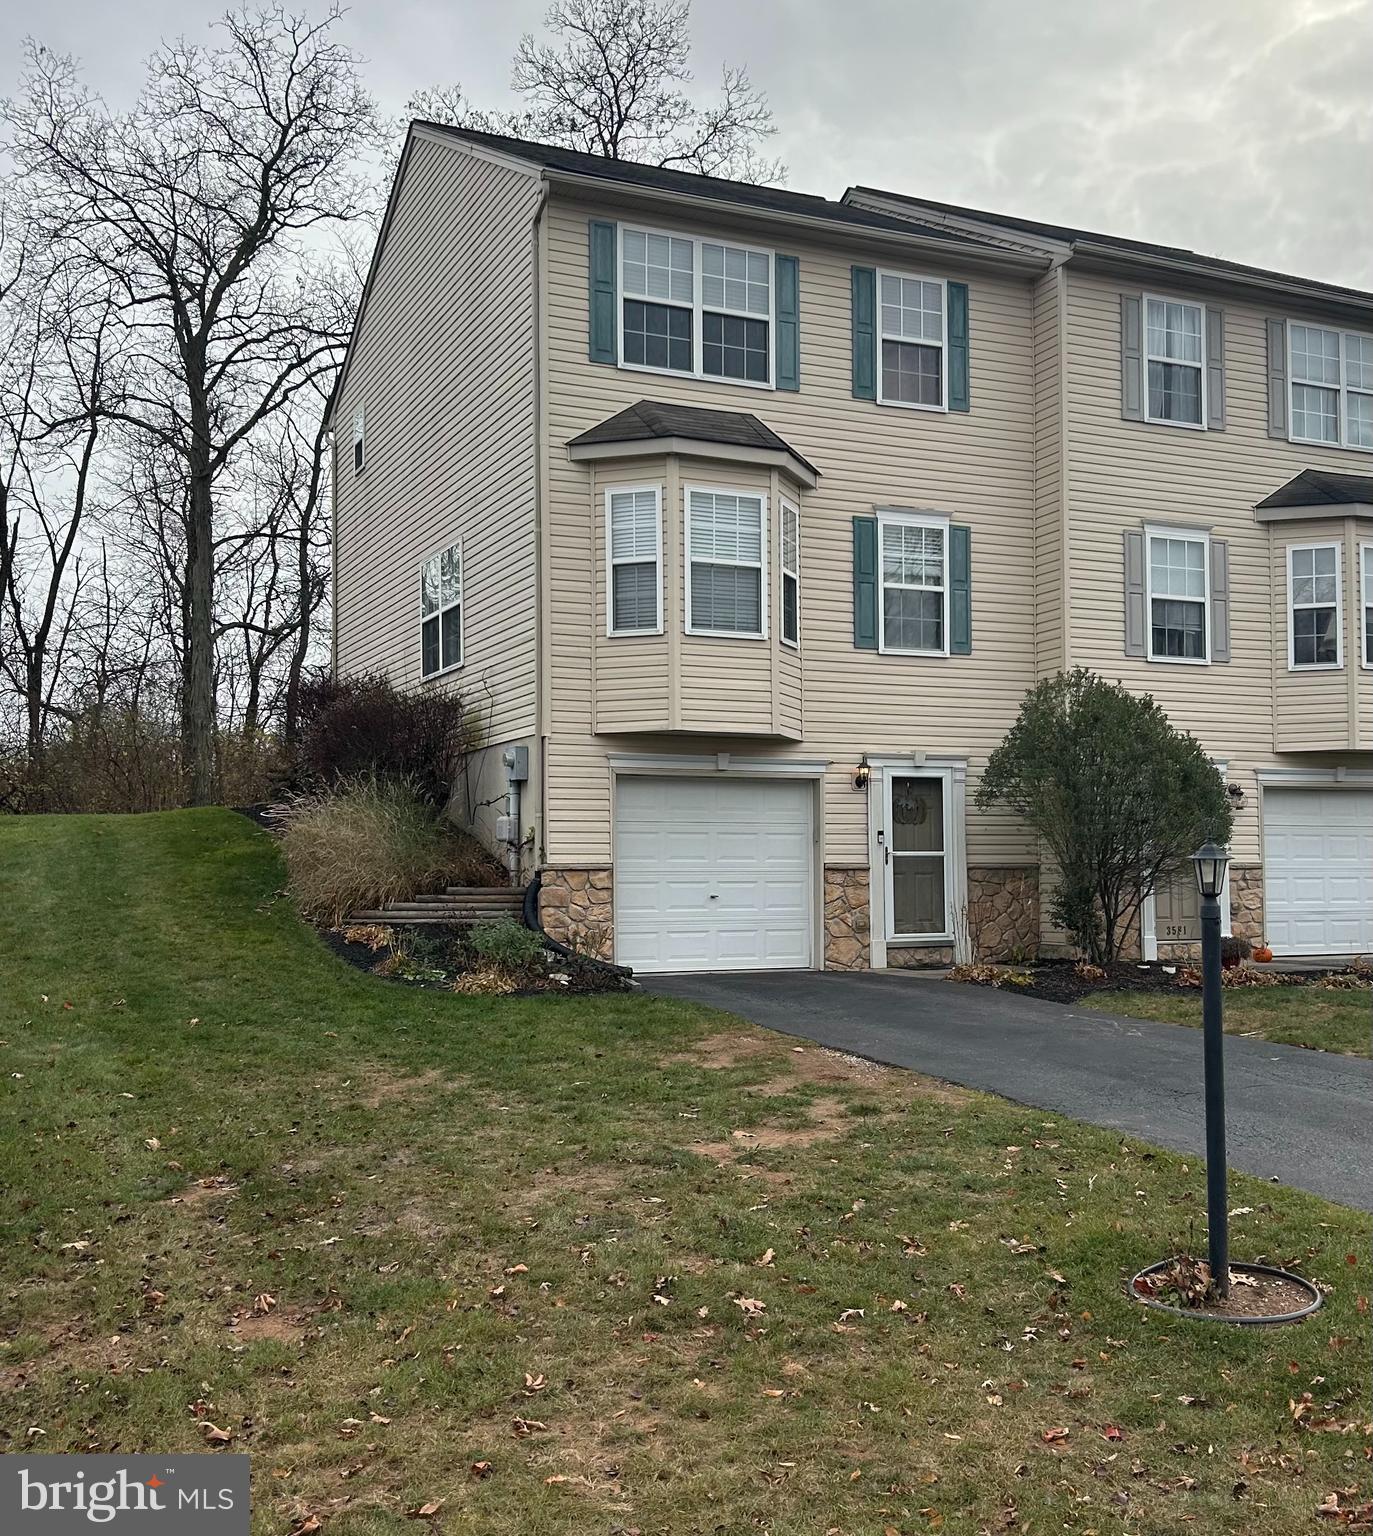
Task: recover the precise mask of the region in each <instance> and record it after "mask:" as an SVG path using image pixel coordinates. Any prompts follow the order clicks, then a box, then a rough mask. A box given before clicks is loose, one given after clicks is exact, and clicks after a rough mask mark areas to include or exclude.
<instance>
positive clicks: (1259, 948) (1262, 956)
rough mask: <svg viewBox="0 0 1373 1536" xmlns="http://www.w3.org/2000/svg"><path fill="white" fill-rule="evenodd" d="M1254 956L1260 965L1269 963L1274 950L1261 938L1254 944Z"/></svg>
mask: <svg viewBox="0 0 1373 1536" xmlns="http://www.w3.org/2000/svg"><path fill="white" fill-rule="evenodd" d="M1252 958H1253V959H1255V960H1257V961H1258V962H1259V964H1260V965H1267V964H1268V962H1269V961H1270V960H1271V959H1272V958H1273V951H1272V950H1271V949H1269V947H1268V945H1267V944H1265V943H1264V942H1263V941H1262V940H1260V941H1259V942H1258V943H1257V944H1255V946H1254V952H1253V956H1252Z"/></svg>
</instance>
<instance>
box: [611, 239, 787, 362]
mask: <svg viewBox="0 0 1373 1536" xmlns="http://www.w3.org/2000/svg"><path fill="white" fill-rule="evenodd" d="M620 293H621V298H620V361H621V363H622V364H624V365H625V366H626V367H631V368H653V369H659V370H666V371H667V372H670V373H684V374H691V375H693V376H695V377H698V378H710V379H734V380H737V381H739V382H742V383H747V384H763V385H768V384H771V383H772V308H773V257H772V252H771V251H765V250H758V249H756V248H754V247H751V246H743V245H729V244H726V243H725V242H723V241H719V240H697V239H694V238H692V237H690V236H686V235H671V234H664V233H660V232H657V231H653V230H646V229H633V228H629V227H622V228H621V231H620Z"/></svg>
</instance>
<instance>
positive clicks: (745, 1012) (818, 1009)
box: [644, 971, 1373, 1211]
mask: <svg viewBox="0 0 1373 1536" xmlns="http://www.w3.org/2000/svg"><path fill="white" fill-rule="evenodd" d="M644 985H645V987H646V988H647V989H648V990H649V991H653V992H661V993H664V994H667V995H669V996H672V997H681V998H689V999H691V1000H692V1001H694V1002H699V1003H707V1004H710V1005H711V1006H713V1007H716V1008H724V1009H728V1010H729V1011H730V1012H731V1013H737V1014H741V1015H742V1016H743V1017H744V1018H746V1019H749V1020H751V1021H752V1022H753V1023H755V1024H762V1025H765V1026H766V1027H767V1028H769V1029H776V1030H779V1031H781V1032H782V1033H783V1034H788V1035H796V1036H799V1037H801V1038H802V1039H805V1040H813V1041H815V1042H816V1043H817V1044H819V1045H825V1046H830V1047H832V1048H833V1049H834V1050H839V1051H849V1052H851V1053H853V1054H854V1055H857V1056H866V1057H869V1058H870V1059H872V1060H873V1061H882V1062H888V1063H890V1064H891V1065H893V1066H898V1067H909V1068H912V1069H914V1070H915V1071H918V1072H926V1073H928V1074H930V1075H931V1076H932V1077H939V1078H943V1079H944V1080H945V1081H946V1082H951V1083H960V1084H962V1085H963V1086H964V1087H968V1088H981V1089H985V1090H986V1091H987V1092H989V1093H996V1094H1000V1095H1002V1097H1004V1098H1008V1099H1014V1100H1016V1101H1017V1102H1018V1103H1021V1104H1029V1105H1034V1106H1035V1107H1037V1108H1039V1109H1047V1110H1052V1111H1054V1112H1055V1113H1057V1114H1064V1115H1072V1116H1073V1117H1074V1118H1076V1119H1079V1120H1087V1121H1090V1122H1091V1123H1092V1124H1094V1125H1102V1126H1107V1127H1109V1128H1111V1129H1113V1130H1118V1131H1125V1132H1128V1133H1129V1134H1130V1135H1131V1136H1138V1137H1140V1138H1142V1139H1144V1140H1147V1141H1152V1142H1155V1143H1157V1144H1158V1145H1160V1146H1164V1147H1171V1148H1172V1149H1173V1150H1174V1151H1177V1152H1186V1153H1190V1154H1194V1155H1200V1154H1201V1152H1202V1149H1203V1146H1204V1144H1205V1129H1204V1122H1203V1102H1202V1076H1201V1031H1200V1030H1196V1029H1185V1028H1182V1027H1181V1026H1179V1025H1176V1024H1157V1023H1153V1022H1151V1021H1149V1020H1146V1019H1123V1018H1116V1017H1113V1016H1111V1015H1109V1014H1104V1013H1092V1012H1089V1011H1086V1010H1083V1009H1078V1008H1065V1007H1062V1006H1060V1005H1059V1004H1057V1003H1045V1002H1041V1001H1039V1000H1038V999H1036V998H1028V997H1007V996H1004V995H1003V994H1002V993H1000V992H996V991H993V990H991V989H990V988H986V987H974V986H968V985H961V984H957V983H954V982H948V981H943V980H939V979H936V978H933V977H924V976H916V975H911V974H909V973H902V972H900V971H856V972H841V971H760V972H750V973H747V974H740V973H729V974H714V975H705V976H701V975H692V976H649V977H645V978H644ZM1225 1071H1226V1098H1227V1103H1228V1115H1227V1133H1228V1151H1229V1157H1230V1163H1231V1165H1232V1166H1233V1167H1235V1168H1239V1169H1243V1170H1244V1172H1246V1173H1253V1174H1258V1175H1259V1176H1260V1177H1261V1178H1267V1179H1274V1180H1276V1181H1277V1182H1279V1183H1281V1184H1291V1185H1294V1186H1296V1187H1297V1188H1298V1189H1307V1190H1310V1191H1312V1192H1313V1193H1314V1194H1318V1195H1324V1196H1325V1197H1326V1198H1327V1199H1329V1200H1338V1201H1340V1202H1341V1203H1343V1204H1345V1205H1351V1206H1355V1207H1357V1208H1359V1209H1362V1210H1366V1211H1367V1210H1373V1061H1367V1060H1363V1059H1359V1058H1354V1057H1348V1056H1334V1055H1328V1054H1326V1053H1324V1052H1321V1051H1303V1050H1299V1049H1298V1048H1297V1047H1295V1046H1288V1045H1270V1044H1269V1043H1268V1042H1267V1041H1263V1040H1246V1039H1237V1038H1234V1037H1227V1038H1226V1042H1225Z"/></svg>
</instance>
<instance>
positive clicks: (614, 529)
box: [605, 485, 663, 635]
mask: <svg viewBox="0 0 1373 1536" xmlns="http://www.w3.org/2000/svg"><path fill="white" fill-rule="evenodd" d="M661 506H662V503H661V500H660V496H659V490H658V487H657V486H656V485H649V486H635V487H632V488H631V487H625V488H624V489H620V488H616V489H614V490H608V491H607V492H606V493H605V520H606V546H607V556H608V561H607V563H608V568H609V572H610V579H609V582H608V583H607V589H606V590H607V614H606V621H607V633H608V634H611V635H635V634H654V635H656V634H661V633H662V628H663V618H662V596H663V582H662V558H661V556H662V541H663V522H662V512H661Z"/></svg>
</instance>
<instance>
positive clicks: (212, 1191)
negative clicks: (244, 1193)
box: [166, 1173, 238, 1206]
mask: <svg viewBox="0 0 1373 1536" xmlns="http://www.w3.org/2000/svg"><path fill="white" fill-rule="evenodd" d="M237 1193H238V1185H237V1184H235V1183H234V1181H233V1180H232V1179H231V1178H230V1177H229V1175H228V1174H227V1173H216V1174H212V1175H211V1176H210V1177H209V1178H207V1179H197V1180H196V1181H195V1183H194V1184H188V1185H187V1186H186V1188H185V1189H183V1190H182V1191H181V1192H180V1193H179V1194H175V1195H168V1196H167V1202H166V1203H167V1204H168V1205H189V1206H197V1205H204V1204H205V1202H206V1201H207V1200H216V1199H218V1198H219V1196H221V1195H236V1194H237Z"/></svg>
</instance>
